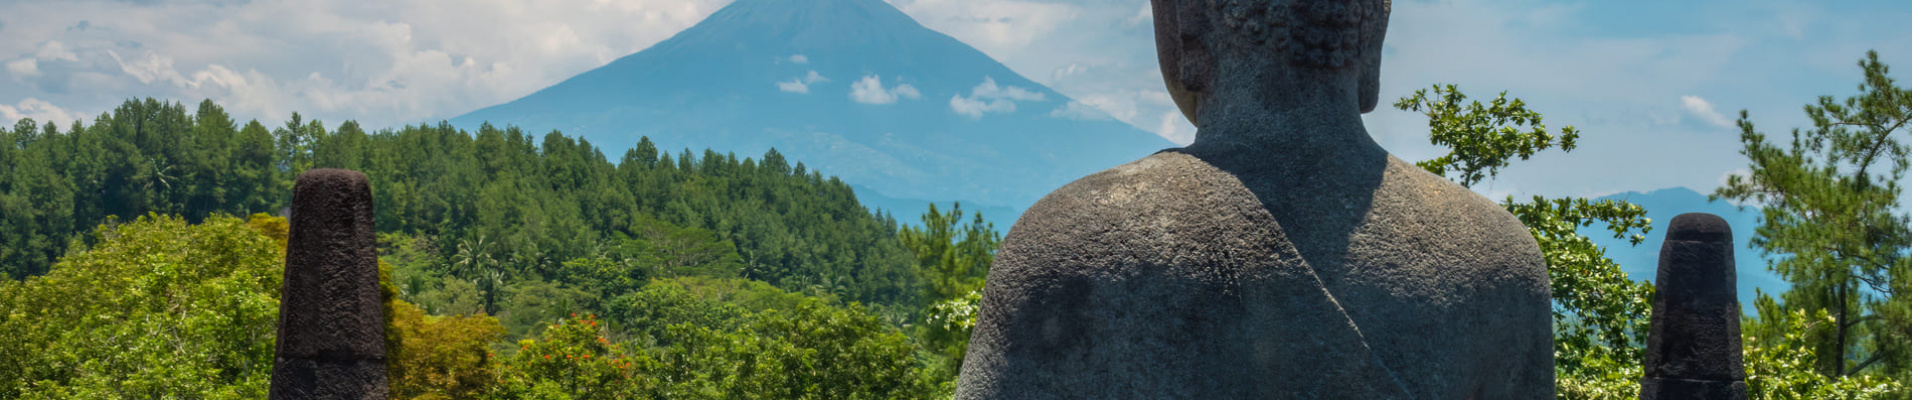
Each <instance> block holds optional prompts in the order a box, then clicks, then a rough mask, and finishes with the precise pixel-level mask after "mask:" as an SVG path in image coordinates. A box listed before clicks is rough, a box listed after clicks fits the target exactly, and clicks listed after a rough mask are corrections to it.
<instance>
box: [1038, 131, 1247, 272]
mask: <svg viewBox="0 0 1912 400" xmlns="http://www.w3.org/2000/svg"><path fill="white" fill-rule="evenodd" d="M1274 226H1276V225H1275V224H1274V223H1273V220H1272V217H1270V216H1269V215H1268V213H1267V212H1266V211H1265V210H1263V209H1262V208H1261V203H1260V201H1259V200H1257V198H1256V197H1255V195H1254V193H1252V192H1250V191H1249V190H1248V188H1246V187H1245V186H1243V185H1242V183H1241V182H1240V181H1239V180H1237V179H1236V178H1235V176H1234V175H1232V174H1229V173H1227V172H1224V171H1222V170H1220V169H1217V168H1216V167H1214V166H1212V165H1209V164H1208V163H1207V162H1204V161H1202V160H1201V159H1199V158H1196V157H1194V156H1190V155H1188V154H1184V153H1180V152H1176V151H1162V152H1158V153H1155V154H1154V155H1150V156H1148V157H1145V158H1142V159H1140V160H1136V161H1134V162H1130V163H1128V164H1123V165H1120V166H1116V167H1114V168H1110V169H1108V170H1104V171H1102V172H1098V173H1095V174H1092V175H1089V176H1086V177H1083V178H1082V179H1078V180H1076V181H1075V182H1071V183H1069V184H1068V185H1065V186H1063V187H1062V188H1060V189H1057V190H1056V191H1054V192H1051V193H1050V194H1049V195H1048V196H1045V197H1043V199H1042V200H1041V201H1038V202H1036V204H1035V205H1033V206H1031V207H1030V208H1029V210H1028V211H1025V212H1023V215H1022V217H1021V218H1020V219H1019V220H1017V222H1016V225H1015V226H1014V227H1013V228H1011V229H1010V231H1009V234H1008V235H1007V236H1006V237H1005V238H1004V241H1003V252H1005V253H1008V254H1007V255H1008V256H1010V257H1009V258H1023V257H1032V258H1037V259H1048V258H1052V257H1048V256H1054V257H1062V258H1070V259H1072V260H1074V261H1088V260H1083V259H1079V257H1083V256H1085V255H1087V256H1089V257H1096V258H1100V257H1113V258H1114V259H1119V260H1120V261H1116V260H1105V261H1115V262H1118V263H1132V262H1142V263H1177V264H1179V263H1183V262H1195V261H1198V260H1197V259H1200V258H1206V257H1209V256H1213V255H1218V254H1225V253H1228V252H1230V250H1242V251H1248V250H1249V249H1248V248H1247V247H1257V248H1258V247H1265V246H1276V245H1282V244H1285V240H1280V238H1279V232H1272V231H1271V230H1270V229H1269V228H1271V227H1274ZM1218 238H1232V239H1239V240H1241V241H1247V242H1260V243H1241V242H1236V241H1233V240H1230V242H1236V243H1217V242H1218V240H1217V239H1218ZM1270 241H1274V242H1282V243H1268V242H1270ZM1223 247H1227V248H1223ZM1233 247H1243V248H1241V249H1234V248H1233ZM1032 261H1033V260H1032ZM1052 261H1054V260H1052Z"/></svg>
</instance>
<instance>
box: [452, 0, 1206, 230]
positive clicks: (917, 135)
mask: <svg viewBox="0 0 1912 400" xmlns="http://www.w3.org/2000/svg"><path fill="white" fill-rule="evenodd" d="M1070 102H1071V100H1070V99H1069V98H1068V96H1065V95H1063V94H1061V93H1058V92H1056V91H1054V90H1051V89H1049V88H1047V87H1044V86H1043V85H1042V84H1039V83H1036V82H1034V81H1031V80H1029V79H1028V78H1025V77H1023V76H1022V75H1020V74H1017V73H1016V72H1015V71H1013V70H1010V69H1009V68H1008V67H1006V66H1004V65H1002V63H999V62H996V60H994V59H991V58H990V57H989V56H988V55H986V54H983V53H982V52H981V51H977V50H976V49H975V48H973V47H970V46H969V45H967V44H964V43H962V42H961V41H958V40H956V39H955V38H951V37H949V36H948V35H944V34H942V33H940V32H936V31H934V30H931V29H929V28H926V27H924V26H923V25H921V24H918V23H917V22H916V20H915V19H913V18H911V17H910V16H909V15H908V14H904V13H903V12H902V11H901V10H898V9H896V7H893V6H891V5H890V4H889V3H886V2H884V1H882V0H737V1H736V2H735V3H732V4H731V5H729V6H726V7H724V8H723V9H721V10H718V11H717V12H716V13H713V14H711V16H710V17H709V18H706V19H705V20H704V21H702V22H699V23H697V25H695V26H692V27H691V28H689V29H685V30H684V31H682V32H679V33H678V34H677V35H675V36H672V37H671V38H670V39H667V40H665V41H663V42H659V43H658V44H657V45H654V46H651V48H648V49H644V50H643V51H639V52H637V53H636V54H631V55H629V56H625V57H623V58H619V59H617V60H615V61H612V62H611V63H610V64H608V65H605V66H603V67H600V68H598V69H595V70H591V71H589V72H585V73H583V74H580V75H578V76H575V77H572V78H570V79H567V80H565V81H564V82H561V83H559V84H557V85H553V86H551V87H549V88H545V89H544V90H540V91H538V92H537V93H533V94H531V95H529V96H525V97H524V98H520V99H518V100H513V101H511V102H509V103H506V104H502V105H497V106H492V107H488V108H485V109H481V110H478V111H474V112H472V113H470V114H466V115H463V116H460V117H457V118H454V119H452V123H454V124H457V125H458V126H462V127H471V126H477V125H478V124H479V123H481V122H486V121H489V122H491V123H492V124H494V125H507V124H508V125H516V126H518V127H520V128H524V129H526V130H528V131H533V132H537V131H548V130H553V129H556V130H562V131H564V132H567V133H570V134H573V135H578V136H581V137H584V138H587V139H589V140H590V141H591V142H592V143H596V144H598V145H600V146H602V147H604V148H607V149H613V151H621V149H624V148H628V146H630V145H631V144H634V143H635V142H636V141H637V139H638V137H640V136H649V137H650V138H651V140H652V141H654V142H656V143H657V144H658V146H659V147H660V148H665V149H679V148H692V149H703V148H711V149H715V150H718V151H734V152H737V153H738V154H739V156H740V157H747V156H753V155H757V154H762V153H763V151H764V150H767V149H769V148H772V147H774V148H776V149H777V150H778V151H779V152H782V153H783V154H784V155H786V156H787V157H788V158H790V159H792V160H801V161H803V162H804V163H805V164H806V165H808V166H810V167H812V168H814V169H817V170H820V171H822V172H823V173H825V174H831V175H836V176H838V177H840V178H842V179H843V180H844V181H845V182H848V183H851V184H856V185H859V186H861V187H865V188H869V189H871V191H874V192H876V193H880V194H882V195H884V196H888V197H891V198H897V199H914V200H928V201H939V202H940V201H951V200H962V201H964V202H965V203H971V204H974V205H977V206H983V205H996V206H1008V207H1012V208H1017V209H1020V208H1023V207H1026V206H1028V205H1029V204H1033V203H1034V202H1035V200H1036V199H1039V198H1041V196H1042V195H1044V194H1047V193H1048V192H1049V191H1052V190H1054V189H1055V188H1057V187H1061V186H1062V185H1063V184H1066V183H1068V182H1069V181H1072V180H1074V179H1076V178H1079V177H1082V176H1084V175H1088V174H1090V173H1093V172H1096V171H1099V170H1102V169H1107V168H1110V167H1114V166H1116V165H1119V164H1121V163H1124V162H1128V161H1132V160H1135V159H1138V158H1142V157H1144V156H1147V155H1148V154H1149V153H1152V152H1154V151H1156V150H1160V149H1162V148H1164V147H1169V146H1170V145H1171V144H1170V143H1169V142H1168V141H1167V140H1164V139H1162V138H1161V137H1159V136H1156V135H1154V134H1151V133H1148V132H1144V131H1142V130H1140V129H1136V128H1135V127H1133V126H1129V125H1127V124H1123V123H1121V122H1117V121H1115V120H1113V119H1109V118H1106V117H1105V116H1102V117H1098V116H1083V115H1081V114H1082V113H1070V112H1064V111H1066V110H1063V108H1064V106H1065V105H1067V104H1069V103H1070Z"/></svg>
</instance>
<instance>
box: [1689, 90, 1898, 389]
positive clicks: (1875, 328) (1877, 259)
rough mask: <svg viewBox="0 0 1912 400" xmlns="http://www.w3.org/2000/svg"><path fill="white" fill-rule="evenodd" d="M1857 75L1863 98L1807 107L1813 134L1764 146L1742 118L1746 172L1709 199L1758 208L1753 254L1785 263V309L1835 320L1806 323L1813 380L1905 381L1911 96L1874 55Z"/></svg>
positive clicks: (1780, 268) (1824, 100)
mask: <svg viewBox="0 0 1912 400" xmlns="http://www.w3.org/2000/svg"><path fill="white" fill-rule="evenodd" d="M1859 66H1860V68H1861V69H1862V70H1864V72H1865V80H1864V82H1863V83H1861V84H1860V85H1859V90H1860V92H1861V94H1859V95H1857V96H1853V97H1848V98H1846V99H1845V100H1844V101H1836V100H1834V99H1833V98H1832V97H1831V96H1824V97H1820V98H1819V101H1818V102H1817V103H1816V104H1813V105H1808V106H1806V114H1807V116H1809V117H1811V118H1812V121H1813V126H1814V127H1813V128H1812V129H1809V130H1798V129H1795V130H1793V132H1792V137H1791V140H1790V142H1789V143H1774V142H1772V141H1769V140H1768V139H1767V136H1766V135H1765V134H1763V133H1760V132H1759V131H1757V130H1756V129H1755V128H1754V126H1753V123H1752V120H1751V119H1750V117H1749V116H1748V114H1747V113H1746V112H1745V111H1741V112H1740V120H1739V127H1740V142H1741V143H1742V144H1744V145H1745V148H1744V149H1742V150H1741V151H1740V153H1741V154H1744V155H1746V158H1747V159H1748V161H1750V163H1749V165H1748V169H1749V171H1750V172H1749V173H1746V174H1736V175H1734V176H1730V177H1728V178H1727V181H1726V186H1724V187H1721V188H1719V189H1718V190H1717V191H1716V192H1714V193H1713V196H1712V197H1713V198H1716V199H1717V198H1724V199H1732V200H1736V201H1740V202H1742V204H1751V205H1758V206H1761V207H1763V210H1762V211H1763V214H1762V218H1761V224H1760V226H1759V227H1758V229H1757V230H1755V231H1754V236H1753V238H1752V245H1753V246H1754V247H1757V248H1759V249H1760V250H1761V251H1762V252H1763V253H1765V254H1771V255H1783V257H1779V258H1777V259H1776V260H1775V261H1773V262H1772V264H1771V268H1772V269H1773V270H1774V271H1775V272H1778V273H1779V275H1780V276H1781V277H1783V278H1785V279H1786V280H1787V282H1790V283H1791V284H1792V289H1791V290H1789V291H1788V292H1787V293H1785V294H1784V295H1782V297H1783V298H1784V299H1785V306H1786V308H1788V309H1792V310H1799V311H1804V312H1807V314H1806V315H1816V314H1814V313H1819V312H1824V313H1825V314H1826V315H1828V316H1830V318H1832V322H1831V323H1827V324H1806V325H1803V326H1805V327H1808V328H1810V329H1812V330H1813V331H1814V332H1812V333H1811V334H1809V335H1806V336H1804V338H1805V340H1808V341H1809V343H1810V346H1812V350H1813V351H1815V352H1817V353H1818V354H1819V356H1818V357H1817V359H1816V361H1817V363H1818V364H1817V365H1816V367H1815V368H1816V369H1817V370H1818V371H1819V372H1820V373H1822V374H1825V375H1827V376H1832V377H1844V376H1851V375H1854V374H1858V373H1862V372H1864V371H1865V370H1866V369H1867V368H1869V367H1872V366H1875V365H1885V367H1886V368H1885V369H1886V370H1887V371H1886V372H1888V373H1891V374H1896V375H1900V376H1905V375H1906V374H1912V365H1909V364H1908V363H1907V361H1908V360H1909V359H1912V354H1908V352H1909V351H1912V349H1908V348H1907V347H1906V346H1905V344H1906V343H1905V339H1904V336H1905V335H1907V334H1912V324H1908V323H1907V322H1908V321H1907V319H1906V318H1904V317H1903V316H1904V313H1903V310H1905V309H1906V308H1907V307H1908V304H1907V303H1908V302H1912V299H1908V298H1906V297H1905V296H1901V294H1903V293H1904V290H1905V289H1906V288H1907V287H1908V282H1907V281H1906V278H1912V257H1908V251H1909V250H1912V226H1909V225H1908V219H1907V216H1906V215H1905V214H1902V213H1900V211H1899V204H1898V201H1899V200H1898V199H1899V196H1900V194H1901V188H1900V187H1899V184H1898V182H1899V181H1900V180H1902V179H1903V178H1904V177H1905V173H1906V170H1907V167H1908V165H1912V160H1909V159H1908V157H1907V152H1908V147H1907V145H1906V144H1905V143H1903V142H1901V141H1900V139H1899V138H1898V136H1899V133H1900V132H1905V131H1907V130H1908V128H1912V127H1908V126H1907V124H1908V123H1912V90H1907V89H1901V88H1899V87H1897V86H1896V85H1895V83H1894V81H1893V79H1892V78H1891V77H1889V76H1888V75H1887V72H1888V68H1887V67H1886V65H1885V64H1883V63H1880V62H1879V57H1878V53H1876V52H1868V53H1867V54H1866V58H1865V59H1863V60H1860V61H1859ZM1879 361H1885V362H1884V363H1879Z"/></svg>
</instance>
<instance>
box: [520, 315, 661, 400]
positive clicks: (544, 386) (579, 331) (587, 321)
mask: <svg viewBox="0 0 1912 400" xmlns="http://www.w3.org/2000/svg"><path fill="white" fill-rule="evenodd" d="M654 366H655V362H654V361H652V360H651V358H650V357H648V356H646V355H645V354H644V353H643V352H635V351H629V350H628V349H626V348H625V347H624V346H623V345H621V344H616V343H612V342H611V340H609V339H607V338H605V328H604V327H603V326H601V325H600V324H599V322H598V319H597V317H596V316H595V315H590V314H585V315H578V314H571V316H570V318H566V319H564V320H561V321H558V322H557V323H555V324H551V325H550V326H547V327H545V329H544V333H543V334H542V336H541V337H540V338H538V339H537V340H530V339H527V340H522V341H519V342H518V351H517V353H516V354H512V355H511V356H509V357H507V358H505V359H504V360H503V362H502V365H501V366H500V377H499V380H498V385H497V386H496V387H495V390H494V393H493V395H494V397H497V398H524V399H553V398H563V399H578V400H585V399H640V398H653V397H655V396H654V394H655V392H656V386H657V385H656V383H655V382H654V381H652V380H651V379H650V377H649V376H648V374H647V372H648V371H651V370H653V369H655V368H654Z"/></svg>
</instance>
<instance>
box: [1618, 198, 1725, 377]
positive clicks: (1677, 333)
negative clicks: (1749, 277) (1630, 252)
mask: <svg viewBox="0 0 1912 400" xmlns="http://www.w3.org/2000/svg"><path fill="white" fill-rule="evenodd" d="M1735 281H1736V278H1735V275H1734V267H1733V232H1732V229H1731V228H1730V227H1728V226H1727V224H1726V220H1725V219H1721V218H1720V217H1719V216H1716V215H1712V214H1702V213H1689V214H1680V215H1679V216H1677V217H1674V218H1673V221H1672V223H1670V224H1669V227H1668V230H1667V235H1666V244H1665V245H1664V246H1663V247H1661V249H1660V271H1659V274H1658V276H1657V278H1656V279H1655V280H1654V287H1655V288H1656V289H1657V294H1656V295H1655V296H1654V298H1653V316H1652V317H1651V320H1650V323H1651V325H1650V327H1649V328H1648V329H1649V331H1648V334H1647V347H1646V364H1645V365H1644V367H1645V376H1644V377H1643V378H1642V379H1641V380H1640V398H1641V399H1700V400H1710V399H1718V400H1728V399H1732V400H1740V399H1745V398H1746V384H1745V381H1746V367H1745V360H1744V356H1743V355H1742V353H1741V347H1740V333H1739V317H1740V315H1739V313H1740V307H1739V297H1738V293H1737V291H1738V289H1737V286H1735V283H1736V282H1735Z"/></svg>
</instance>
